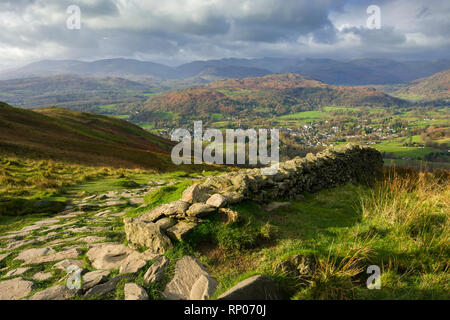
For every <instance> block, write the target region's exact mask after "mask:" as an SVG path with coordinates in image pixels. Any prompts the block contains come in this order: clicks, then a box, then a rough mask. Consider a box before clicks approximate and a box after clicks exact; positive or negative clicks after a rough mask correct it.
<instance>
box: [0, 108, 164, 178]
mask: <svg viewBox="0 0 450 320" xmlns="http://www.w3.org/2000/svg"><path fill="white" fill-rule="evenodd" d="M0 148H1V153H2V154H8V155H15V156H26V157H27V158H38V159H52V160H59V161H67V162H70V163H81V164H88V165H96V166H112V167H126V168H136V167H140V168H146V169H163V170H164V169H168V168H169V167H171V166H173V165H172V163H171V161H170V157H169V150H170V148H171V142H170V141H168V140H165V139H163V138H160V137H157V136H154V135H152V134H150V133H148V132H147V131H145V130H143V129H141V128H139V127H137V126H135V125H133V124H131V123H129V122H126V121H123V120H120V119H114V118H109V117H106V116H101V115H95V114H90V113H80V112H76V111H70V110H65V109H59V108H47V109H39V110H34V111H31V110H24V109H19V108H14V107H11V106H9V105H7V104H5V103H0Z"/></svg>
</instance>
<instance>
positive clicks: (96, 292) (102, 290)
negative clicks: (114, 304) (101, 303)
mask: <svg viewBox="0 0 450 320" xmlns="http://www.w3.org/2000/svg"><path fill="white" fill-rule="evenodd" d="M126 278H127V276H126V275H120V276H117V277H114V278H113V279H111V280H109V281H107V282H105V283H102V284H99V285H96V286H95V287H93V288H91V289H89V290H88V292H86V294H85V295H84V296H85V297H86V298H89V297H92V296H103V295H105V294H108V293H110V292H112V291H114V290H115V289H116V287H117V284H118V283H119V281H120V280H122V279H126Z"/></svg>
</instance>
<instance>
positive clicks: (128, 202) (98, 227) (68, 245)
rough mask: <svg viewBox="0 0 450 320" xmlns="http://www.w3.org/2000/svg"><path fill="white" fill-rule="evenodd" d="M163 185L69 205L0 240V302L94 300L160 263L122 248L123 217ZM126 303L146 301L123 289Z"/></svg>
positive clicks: (132, 288)
mask: <svg viewBox="0 0 450 320" xmlns="http://www.w3.org/2000/svg"><path fill="white" fill-rule="evenodd" d="M161 184H163V183H152V184H151V185H148V186H144V187H141V188H136V189H132V190H130V191H110V192H108V193H104V194H94V195H91V196H88V197H84V198H81V199H78V200H74V201H72V203H71V205H69V206H67V207H66V208H65V210H64V211H62V212H60V213H59V214H57V215H55V216H52V217H51V218H45V219H42V220H38V221H35V222H34V223H32V224H29V225H26V226H25V227H23V228H21V229H20V230H15V231H10V232H7V233H5V234H3V235H1V236H0V300H17V299H29V300H66V299H96V298H101V297H103V296H105V295H108V294H110V293H113V292H114V291H115V290H116V289H117V285H118V283H119V282H120V281H122V282H127V281H128V280H129V279H132V278H133V275H135V274H136V273H138V272H139V271H141V270H144V268H145V267H146V266H148V265H150V264H151V262H152V261H158V259H159V258H161V257H160V256H159V255H158V254H155V253H153V252H152V251H150V250H148V251H144V252H138V251H135V250H133V249H131V248H129V247H128V246H125V245H124V244H123V242H124V241H123V240H124V239H125V235H124V231H123V225H122V216H123V215H125V214H126V212H127V210H129V209H130V208H132V207H137V206H139V205H141V204H142V203H143V202H144V198H143V197H144V195H145V194H147V193H148V192H151V191H153V190H155V188H158V187H159V185H161ZM124 298H125V299H146V298H147V299H148V296H147V294H146V293H145V290H144V289H142V288H141V287H139V286H138V285H137V284H135V283H132V282H130V283H126V284H125V287H124Z"/></svg>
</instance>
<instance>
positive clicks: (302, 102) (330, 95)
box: [132, 73, 405, 121]
mask: <svg viewBox="0 0 450 320" xmlns="http://www.w3.org/2000/svg"><path fill="white" fill-rule="evenodd" d="M404 103H405V102H404V101H403V100H401V99H398V98H394V97H391V96H389V95H387V94H385V93H382V92H380V91H377V90H375V89H373V88H367V87H349V86H333V85H328V84H325V83H322V82H320V81H316V80H311V79H308V78H306V77H304V76H302V75H299V74H290V73H285V74H270V75H266V76H263V77H251V78H245V79H227V80H221V81H216V82H214V83H211V84H210V85H208V86H206V87H203V88H195V89H185V90H176V91H170V92H166V93H162V94H160V95H156V96H153V97H150V98H149V99H148V100H147V101H146V102H145V103H144V104H143V105H141V106H139V107H137V108H136V111H137V114H136V115H134V116H132V119H133V120H136V121H145V120H148V119H146V118H152V117H155V114H157V113H161V112H163V113H177V114H180V115H181V116H184V117H195V116H203V117H207V116H210V115H211V114H215V113H217V114H221V115H222V116H238V117H239V116H248V115H258V114H259V115H261V116H273V115H282V114H289V113H294V112H298V111H301V110H311V109H313V108H316V107H317V106H327V105H335V106H347V107H352V106H353V107H360V106H377V107H388V106H395V105H400V104H404Z"/></svg>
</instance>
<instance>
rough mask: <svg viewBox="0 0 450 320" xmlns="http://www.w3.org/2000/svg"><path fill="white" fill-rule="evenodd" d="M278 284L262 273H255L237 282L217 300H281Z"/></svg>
mask: <svg viewBox="0 0 450 320" xmlns="http://www.w3.org/2000/svg"><path fill="white" fill-rule="evenodd" d="M281 299H282V295H281V292H280V288H279V286H278V284H277V283H276V282H275V281H274V280H272V279H270V278H268V277H266V276H263V275H256V276H253V277H250V278H248V279H245V280H244V281H241V282H239V283H238V284H236V285H235V286H234V287H232V288H231V289H229V290H228V291H226V292H225V293H224V294H222V295H221V296H220V297H219V298H217V300H281Z"/></svg>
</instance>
